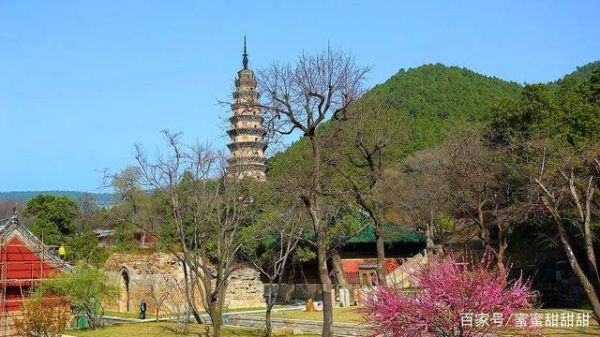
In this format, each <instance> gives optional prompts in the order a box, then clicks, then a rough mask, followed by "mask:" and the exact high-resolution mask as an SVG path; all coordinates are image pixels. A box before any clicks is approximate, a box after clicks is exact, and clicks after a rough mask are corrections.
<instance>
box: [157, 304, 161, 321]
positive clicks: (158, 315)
mask: <svg viewBox="0 0 600 337" xmlns="http://www.w3.org/2000/svg"><path fill="white" fill-rule="evenodd" d="M159 310H160V309H158V306H157V307H156V321H157V322H158V319H159V317H160V313H159Z"/></svg>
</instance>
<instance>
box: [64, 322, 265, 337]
mask: <svg viewBox="0 0 600 337" xmlns="http://www.w3.org/2000/svg"><path fill="white" fill-rule="evenodd" d="M206 327H207V326H206V325H199V324H189V333H188V334H187V335H181V334H177V333H176V332H175V324H173V323H156V322H148V323H131V324H120V325H113V326H109V327H106V328H101V329H96V330H88V329H85V330H69V331H66V332H65V334H66V335H68V336H76V337H134V336H143V337H175V336H177V337H179V336H202V337H206ZM210 335H212V330H211V332H210ZM222 336H223V337H263V336H264V333H263V332H262V331H260V330H253V329H244V328H239V329H238V328H229V327H223V331H222Z"/></svg>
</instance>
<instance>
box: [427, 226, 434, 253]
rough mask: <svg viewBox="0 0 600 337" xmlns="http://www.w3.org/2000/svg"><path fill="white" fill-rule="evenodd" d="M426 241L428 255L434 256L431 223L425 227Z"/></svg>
mask: <svg viewBox="0 0 600 337" xmlns="http://www.w3.org/2000/svg"><path fill="white" fill-rule="evenodd" d="M425 240H426V245H425V248H426V249H427V254H428V255H431V254H433V249H434V244H433V225H432V223H431V221H428V222H427V224H426V225H425Z"/></svg>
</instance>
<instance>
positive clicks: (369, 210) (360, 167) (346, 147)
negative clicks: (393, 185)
mask: <svg viewBox="0 0 600 337" xmlns="http://www.w3.org/2000/svg"><path fill="white" fill-rule="evenodd" d="M384 110H385V107H384V105H383V104H382V103H381V102H378V101H375V100H373V99H366V98H363V99H362V100H361V101H357V102H355V103H354V104H353V105H352V107H351V108H350V109H349V112H348V114H347V116H348V118H347V119H344V120H342V121H341V122H339V123H336V124H335V131H334V132H333V137H332V139H331V143H332V144H331V145H333V146H331V145H330V146H331V147H332V151H331V152H330V157H329V158H328V160H327V163H328V164H329V165H330V166H331V167H332V168H333V169H334V171H335V172H337V174H338V175H339V176H341V177H342V178H343V180H344V183H343V184H342V187H341V188H342V193H344V194H346V195H348V196H350V198H351V199H354V201H355V203H356V205H358V207H360V208H361V209H362V210H363V211H364V212H365V213H366V214H367V215H368V216H369V217H370V219H371V221H372V222H373V225H374V227H375V228H374V229H375V230H374V232H375V246H376V251H377V268H376V272H377V278H378V279H379V283H380V284H381V285H384V286H385V285H387V281H386V277H385V237H384V233H383V224H384V222H385V212H386V210H387V208H388V206H389V204H388V203H387V201H388V200H387V199H386V198H385V195H384V193H382V191H381V189H383V188H384V187H383V186H382V184H381V180H382V177H383V175H384V172H385V170H386V168H387V167H386V162H385V159H384V156H385V154H384V152H385V150H386V148H388V146H389V145H391V143H392V142H393V140H394V139H398V137H397V136H396V137H395V135H396V134H397V133H398V132H402V131H401V128H394V127H392V126H391V125H390V123H391V120H390V118H388V116H389V114H386V113H385V111H384Z"/></svg>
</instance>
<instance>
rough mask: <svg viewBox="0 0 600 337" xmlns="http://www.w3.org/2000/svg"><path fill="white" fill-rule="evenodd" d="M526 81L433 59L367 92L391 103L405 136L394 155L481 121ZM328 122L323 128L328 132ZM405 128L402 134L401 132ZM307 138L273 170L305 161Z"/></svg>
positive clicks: (396, 126) (394, 122) (392, 118)
mask: <svg viewBox="0 0 600 337" xmlns="http://www.w3.org/2000/svg"><path fill="white" fill-rule="evenodd" d="M521 89H522V87H521V86H520V85H518V84H517V83H514V82H507V81H503V80H500V79H498V78H494V77H489V76H484V75H481V74H478V73H476V72H473V71H471V70H468V69H464V68H459V67H447V66H444V65H442V64H429V65H424V66H421V67H418V68H413V69H408V70H400V71H399V72H398V73H397V74H396V75H394V76H392V77H391V78H390V79H389V80H387V81H386V82H385V83H382V84H380V85H377V86H375V87H374V88H373V89H371V90H370V91H369V92H368V93H367V94H366V96H365V97H368V98H374V99H376V100H377V101H379V102H382V103H383V104H385V105H386V106H388V107H389V109H386V110H385V112H384V113H386V114H388V116H386V119H387V120H388V122H387V123H386V127H389V128H392V129H393V130H398V133H397V134H396V133H394V135H395V136H397V137H398V139H400V138H402V142H400V141H397V142H394V141H392V143H395V144H399V143H402V145H397V146H395V147H394V148H392V149H390V151H389V152H390V153H391V157H392V158H391V159H395V158H401V157H402V156H404V155H406V154H408V153H412V152H414V151H416V150H419V149H423V148H428V147H431V146H433V145H435V144H437V143H439V142H441V141H442V140H443V139H444V138H445V135H447V134H448V133H449V132H452V130H456V128H458V127H460V126H461V125H464V124H466V123H479V122H482V121H485V120H487V119H488V117H489V116H490V109H491V108H492V107H493V106H495V105H497V104H498V103H500V102H501V101H502V100H504V99H507V98H517V97H519V94H520V92H521ZM328 129H329V127H328V125H325V126H324V127H323V128H322V129H321V131H322V132H327V131H328ZM400 133H402V134H400ZM304 147H305V145H304V141H303V140H302V139H300V140H299V141H298V142H296V143H295V144H293V145H292V146H290V147H289V148H288V149H287V150H286V151H283V152H281V153H279V154H277V155H275V156H273V157H272V158H271V159H270V160H269V164H270V165H269V166H270V171H269V172H268V174H269V175H271V176H277V175H281V174H284V173H285V172H286V171H288V170H289V169H290V167H291V165H292V166H295V167H298V165H299V162H301V161H302V156H303V151H302V149H303V148H304Z"/></svg>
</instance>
